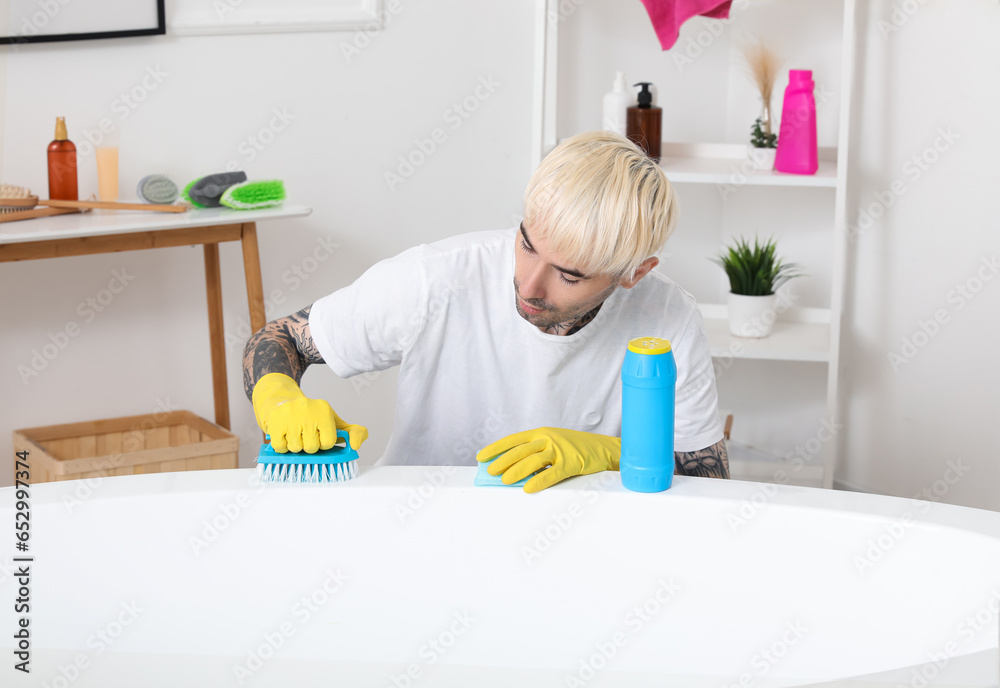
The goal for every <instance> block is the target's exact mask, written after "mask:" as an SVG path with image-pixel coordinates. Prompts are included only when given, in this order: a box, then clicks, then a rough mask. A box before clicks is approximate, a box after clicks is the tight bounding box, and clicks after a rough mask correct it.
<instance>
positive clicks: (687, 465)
mask: <svg viewBox="0 0 1000 688" xmlns="http://www.w3.org/2000/svg"><path fill="white" fill-rule="evenodd" d="M674 464H675V466H676V471H677V473H678V474H679V475H696V476H699V477H702V478H727V479H728V478H729V453H728V452H727V450H726V441H725V440H719V441H718V442H717V443H715V444H713V445H712V446H711V447H706V448H705V449H699V450H698V451H693V452H674Z"/></svg>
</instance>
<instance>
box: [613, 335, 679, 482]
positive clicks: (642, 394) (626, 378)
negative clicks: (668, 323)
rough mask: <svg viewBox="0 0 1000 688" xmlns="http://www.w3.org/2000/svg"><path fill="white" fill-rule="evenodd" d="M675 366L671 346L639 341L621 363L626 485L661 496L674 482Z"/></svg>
mask: <svg viewBox="0 0 1000 688" xmlns="http://www.w3.org/2000/svg"><path fill="white" fill-rule="evenodd" d="M676 386H677V364H676V363H675V362H674V354H673V352H672V351H671V348H670V342H669V341H667V340H666V339H660V338H659V337H638V338H636V339H633V340H631V341H630V342H629V343H628V351H626V352H625V361H624V363H622V453H621V459H620V461H619V469H620V470H621V474H622V485H624V486H625V487H627V488H628V489H630V490H633V491H635V492H662V491H663V490H666V489H667V488H669V487H670V484H671V483H672V482H673V479H674V398H675V394H676V391H675V390H676Z"/></svg>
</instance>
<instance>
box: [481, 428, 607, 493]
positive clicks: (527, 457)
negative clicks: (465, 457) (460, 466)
mask: <svg viewBox="0 0 1000 688" xmlns="http://www.w3.org/2000/svg"><path fill="white" fill-rule="evenodd" d="M621 453H622V441H621V439H620V438H618V437H608V436H607V435H597V434H594V433H592V432H581V431H579V430H564V429H562V428H538V429H536V430H526V431H525V432H517V433H514V434H513V435H508V436H507V437H505V438H503V439H502V440H497V441H496V442H494V443H493V444H491V445H489V446H488V447H483V448H482V449H480V450H479V453H478V454H476V460H477V461H479V462H485V461H489V460H490V459H492V458H493V457H495V456H496V457H497V459H496V461H494V462H493V463H491V464H490V466H489V468H487V469H486V470H487V471H489V474H490V475H500V474H501V473H503V478H501V479H502V480H503V482H504V484H506V485H512V484H513V483H516V482H517V481H518V480H521V479H523V478H527V477H528V476H529V475H531V474H532V473H534V472H535V471H539V470H541V469H543V468H545V467H546V466H549V467H550V468H547V469H546V470H544V471H542V472H541V473H539V474H538V475H536V476H534V477H533V478H531V480H529V481H528V482H526V483H525V484H524V491H525V492H538V491H540V490H544V489H545V488H546V487H552V486H553V485H555V484H556V483H557V482H559V481H560V480H565V479H566V478H570V477H572V476H574V475H588V474H590V473H599V472H600V471H617V470H618V458H619V457H620V456H621ZM498 455H499V456H498Z"/></svg>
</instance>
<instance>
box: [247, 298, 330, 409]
mask: <svg viewBox="0 0 1000 688" xmlns="http://www.w3.org/2000/svg"><path fill="white" fill-rule="evenodd" d="M311 308H312V306H306V307H305V308H303V309H302V310H301V311H299V312H298V313H294V314H292V315H289V316H288V317H285V318H278V319H277V320H272V321H271V322H269V323H268V324H266V325H264V327H262V328H261V329H260V330H258V331H257V332H256V333H255V334H254V335H253V336H252V337H250V341H248V342H247V346H246V349H244V350H243V390H244V391H245V392H246V395H247V398H248V399H253V388H254V385H256V384H257V381H258V380H259V379H261V378H262V377H264V376H265V375H267V374H268V373H284V374H285V375H287V376H288V377H290V378H292V379H293V380H295V382H296V384H297V383H299V382H300V381H301V380H302V373H304V372H305V370H306V368H307V367H308V366H309V365H310V364H311V363H323V357H322V356H320V355H319V350H318V349H317V348H316V343H315V342H313V338H312V334H311V333H310V332H309V310H310V309H311Z"/></svg>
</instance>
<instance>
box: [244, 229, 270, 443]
mask: <svg viewBox="0 0 1000 688" xmlns="http://www.w3.org/2000/svg"><path fill="white" fill-rule="evenodd" d="M242 237H243V239H242V243H243V274H244V275H246V280H247V300H248V301H249V302H250V303H249V305H250V332H251V334H252V333H254V332H257V330H259V329H260V328H262V327H264V325H266V324H267V315H266V314H265V313H264V284H263V282H262V281H261V278H260V252H259V251H258V249H257V224H256V223H255V222H244V223H243V232H242ZM260 436H261V441H262V442H263V441H264V439H263V438H264V437H266V435H265V434H264V433H263V432H261V434H260Z"/></svg>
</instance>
